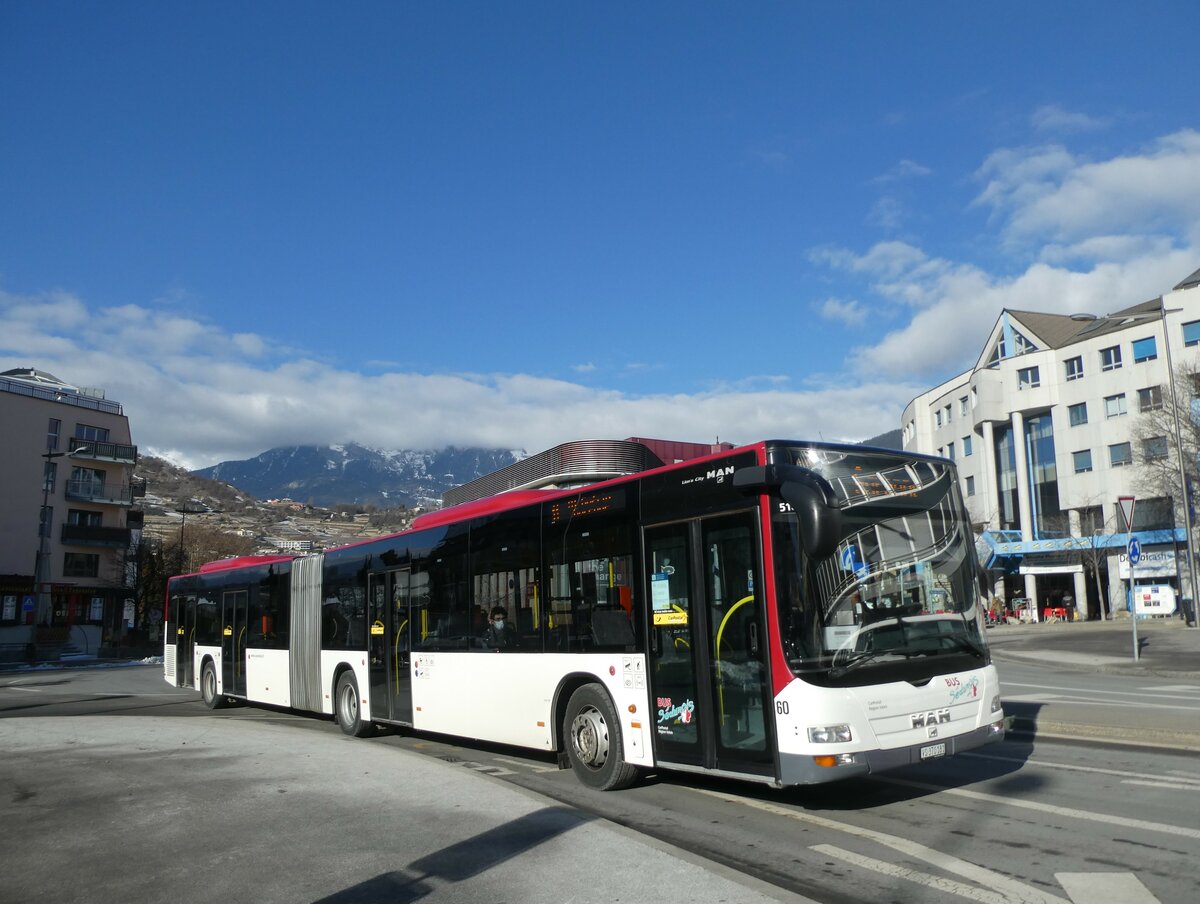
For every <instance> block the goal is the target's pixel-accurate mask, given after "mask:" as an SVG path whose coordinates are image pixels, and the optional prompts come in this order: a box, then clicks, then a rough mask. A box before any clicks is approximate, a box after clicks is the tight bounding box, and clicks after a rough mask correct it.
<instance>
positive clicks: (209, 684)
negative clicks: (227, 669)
mask: <svg viewBox="0 0 1200 904" xmlns="http://www.w3.org/2000/svg"><path fill="white" fill-rule="evenodd" d="M200 697H201V699H203V700H204V705H205V706H207V707H208V708H209V709H220V708H221V707H223V706H224V705H225V698H224V697H223V696H221V695H220V694H218V693H217V667H216V666H215V665H213V662H212V660H211V659H210V660H209V661H208V662H206V663H204V668H203V669H202V670H201V672H200Z"/></svg>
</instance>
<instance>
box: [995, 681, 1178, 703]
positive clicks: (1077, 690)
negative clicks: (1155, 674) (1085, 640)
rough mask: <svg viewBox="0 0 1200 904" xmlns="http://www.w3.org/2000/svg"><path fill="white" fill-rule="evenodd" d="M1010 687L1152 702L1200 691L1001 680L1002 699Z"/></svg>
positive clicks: (1176, 688) (1174, 688) (1175, 688)
mask: <svg viewBox="0 0 1200 904" xmlns="http://www.w3.org/2000/svg"><path fill="white" fill-rule="evenodd" d="M1009 687H1030V688H1033V689H1034V690H1035V691H1048V692H1049V693H1051V694H1092V695H1093V696H1096V697H1104V698H1106V699H1107V698H1109V697H1113V696H1115V697H1147V698H1150V699H1152V700H1158V699H1160V698H1161V697H1162V695H1163V692H1167V693H1177V694H1179V695H1180V696H1183V697H1185V698H1186V697H1188V696H1189V695H1190V696H1192V697H1193V698H1194V696H1195V694H1196V692H1197V691H1198V690H1200V686H1197V687H1183V686H1179V687H1160V688H1147V689H1146V690H1145V691H1112V690H1103V689H1100V690H1097V689H1096V688H1094V687H1069V686H1068V687H1064V686H1063V685H1061V684H1050V685H1046V684H1024V683H1022V682H1020V681H1004V680H1001V682H1000V696H1001V697H1004V696H1006V695H1005V693H1004V689H1005V688H1009Z"/></svg>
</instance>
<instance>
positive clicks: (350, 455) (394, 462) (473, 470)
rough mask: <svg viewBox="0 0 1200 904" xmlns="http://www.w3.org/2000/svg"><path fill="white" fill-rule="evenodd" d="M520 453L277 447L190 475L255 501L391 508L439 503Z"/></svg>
mask: <svg viewBox="0 0 1200 904" xmlns="http://www.w3.org/2000/svg"><path fill="white" fill-rule="evenodd" d="M525 457H526V454H525V453H524V452H523V451H520V450H510V449H457V448H454V447H453V446H451V447H449V448H446V449H442V450H440V451H414V450H404V449H402V450H396V451H383V450H379V449H369V448H367V447H366V446H360V445H358V444H357V443H346V444H345V445H339V446H283V447H280V448H277V449H269V450H267V451H266V452H263V453H262V454H261V455H258V456H256V457H254V458H250V459H246V460H245V461H223V462H221V463H220V464H216V465H213V466H212V467H211V468H203V469H201V470H199V471H195V472H193V473H195V474H197V475H199V476H201V477H208V478H211V479H213V480H221V481H224V482H226V483H231V484H233V485H235V486H237V487H239V488H240V489H242V490H245V491H246V492H247V493H251V494H253V495H254V496H256V497H258V498H259V499H278V498H282V497H288V498H291V499H294V500H295V501H296V502H304V503H312V504H313V505H320V506H326V507H329V506H334V505H337V504H338V503H353V504H358V505H377V506H379V507H381V508H393V507H396V506H400V505H406V506H410V507H411V506H414V505H423V506H428V505H430V504H436V503H440V502H441V498H442V493H444V492H445V491H446V490H447V489H449V488H450V487H455V486H459V485H460V484H463V483H466V482H468V481H471V480H474V479H475V478H477V477H482V476H483V475H485V474H490V473H492V472H493V471H496V470H499V469H500V468H503V467H506V466H508V465H511V464H513V463H514V462H517V461H520V460H521V459H523V458H525Z"/></svg>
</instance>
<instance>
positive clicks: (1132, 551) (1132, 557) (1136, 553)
mask: <svg viewBox="0 0 1200 904" xmlns="http://www.w3.org/2000/svg"><path fill="white" fill-rule="evenodd" d="M1141 558H1142V544H1141V543H1139V542H1138V538H1137V537H1130V538H1129V564H1130V565H1136V564H1137V563H1138V562H1139V561H1141Z"/></svg>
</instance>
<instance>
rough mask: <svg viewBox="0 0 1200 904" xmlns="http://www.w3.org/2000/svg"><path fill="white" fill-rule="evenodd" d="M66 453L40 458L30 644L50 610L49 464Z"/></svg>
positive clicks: (45, 454)
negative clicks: (39, 624) (40, 505)
mask: <svg viewBox="0 0 1200 904" xmlns="http://www.w3.org/2000/svg"><path fill="white" fill-rule="evenodd" d="M66 454H67V453H66V452H51V451H50V450H48V449H47V450H46V451H45V452H43V453H42V458H44V459H46V465H45V467H43V468H42V510H41V513H40V514H39V516H38V551H37V561H35V562H34V563H33V590H34V594H35V596H36V599H37V603H36V605H35V607H34V610H33V625H32V627H31V628H30V634H29V637H30V641H31V642H32V641H33V639H34V637H35V636H36V634H37V623H38V619H39V618H42V617H43V615H44V613H45V612H47V611H49V609H50V605H51V603H50V589H49V583H50V582H49V580H48V578H49V574H48V570H47V568H46V565H47V562H46V560H47V559H48V558H49V556H50V552H49V550H48V549H47V548H46V547H47V541H48V540H49V539H50V518H49V509H50V464H51V463H52V462H53V461H54V459H56V458H62V457H63V456H64V455H66ZM55 483H57V474H56V475H55Z"/></svg>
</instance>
